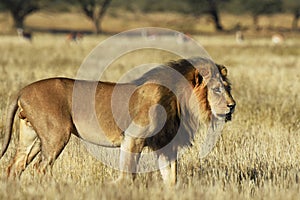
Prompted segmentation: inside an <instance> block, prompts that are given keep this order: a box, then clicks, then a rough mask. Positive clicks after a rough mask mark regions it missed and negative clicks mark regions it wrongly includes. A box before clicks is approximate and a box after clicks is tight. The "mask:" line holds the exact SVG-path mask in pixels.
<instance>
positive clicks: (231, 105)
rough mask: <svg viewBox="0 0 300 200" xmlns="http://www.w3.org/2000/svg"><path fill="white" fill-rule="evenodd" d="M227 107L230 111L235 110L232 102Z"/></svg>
mask: <svg viewBox="0 0 300 200" xmlns="http://www.w3.org/2000/svg"><path fill="white" fill-rule="evenodd" d="M227 107H229V108H230V110H233V109H234V108H235V103H234V102H232V103H230V104H228V105H227Z"/></svg>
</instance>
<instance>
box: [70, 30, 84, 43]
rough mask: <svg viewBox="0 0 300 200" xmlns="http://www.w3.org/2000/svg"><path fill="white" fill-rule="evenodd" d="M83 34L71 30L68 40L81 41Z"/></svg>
mask: <svg viewBox="0 0 300 200" xmlns="http://www.w3.org/2000/svg"><path fill="white" fill-rule="evenodd" d="M82 38H83V35H82V34H81V33H78V32H71V33H69V34H67V37H66V40H67V41H68V42H76V43H77V42H79V41H80V40H82Z"/></svg>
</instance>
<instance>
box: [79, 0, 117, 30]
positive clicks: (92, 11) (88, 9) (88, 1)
mask: <svg viewBox="0 0 300 200" xmlns="http://www.w3.org/2000/svg"><path fill="white" fill-rule="evenodd" d="M111 1H112V0H78V2H79V4H80V6H81V9H82V10H83V12H84V14H85V15H86V16H87V17H88V18H89V19H90V20H92V22H93V24H94V27H95V33H96V34H99V33H101V32H102V28H101V22H102V20H103V17H104V15H105V13H106V11H107V9H108V7H109V5H110V3H111Z"/></svg>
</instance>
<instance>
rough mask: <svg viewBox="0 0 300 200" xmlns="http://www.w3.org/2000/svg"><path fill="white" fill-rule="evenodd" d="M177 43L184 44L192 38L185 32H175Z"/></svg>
mask: <svg viewBox="0 0 300 200" xmlns="http://www.w3.org/2000/svg"><path fill="white" fill-rule="evenodd" d="M175 37H176V41H177V44H182V43H186V42H189V41H190V40H191V38H190V35H189V34H183V33H176V34H175Z"/></svg>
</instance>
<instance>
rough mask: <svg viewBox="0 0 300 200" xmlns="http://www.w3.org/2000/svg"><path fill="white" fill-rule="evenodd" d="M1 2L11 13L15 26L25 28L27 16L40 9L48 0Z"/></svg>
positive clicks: (3, 0)
mask: <svg viewBox="0 0 300 200" xmlns="http://www.w3.org/2000/svg"><path fill="white" fill-rule="evenodd" d="M0 3H1V4H2V5H3V6H4V7H5V8H6V9H7V10H8V11H9V12H10V13H11V15H12V17H13V20H14V26H15V27H16V28H24V20H25V18H26V17H27V16H28V15H30V14H32V13H33V12H36V11H38V10H40V9H41V8H42V6H43V5H44V4H45V3H46V0H0Z"/></svg>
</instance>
